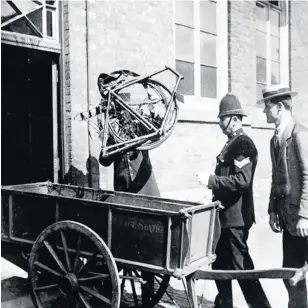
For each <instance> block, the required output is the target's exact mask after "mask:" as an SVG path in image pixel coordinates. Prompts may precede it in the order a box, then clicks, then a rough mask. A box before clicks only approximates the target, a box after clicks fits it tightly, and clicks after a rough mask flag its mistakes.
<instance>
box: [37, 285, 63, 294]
mask: <svg viewBox="0 0 308 308" xmlns="http://www.w3.org/2000/svg"><path fill="white" fill-rule="evenodd" d="M55 288H59V285H58V284H50V285H46V286H41V287H37V288H34V289H33V290H34V291H36V292H40V291H46V290H50V289H55Z"/></svg>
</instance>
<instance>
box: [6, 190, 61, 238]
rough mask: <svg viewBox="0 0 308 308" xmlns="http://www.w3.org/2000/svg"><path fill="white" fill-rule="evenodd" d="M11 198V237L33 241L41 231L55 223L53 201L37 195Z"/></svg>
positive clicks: (54, 205)
mask: <svg viewBox="0 0 308 308" xmlns="http://www.w3.org/2000/svg"><path fill="white" fill-rule="evenodd" d="M12 196H13V199H12V236H13V237H14V239H17V240H18V239H19V240H28V241H35V240H36V238H37V237H38V236H39V235H40V233H41V232H42V230H44V229H45V228H46V227H48V226H49V225H51V224H52V223H54V222H55V218H56V217H55V213H56V202H55V200H54V199H52V198H47V197H42V196H39V195H36V196H33V195H25V194H23V195H20V194H13V195H12Z"/></svg>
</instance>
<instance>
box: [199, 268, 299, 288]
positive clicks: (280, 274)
mask: <svg viewBox="0 0 308 308" xmlns="http://www.w3.org/2000/svg"><path fill="white" fill-rule="evenodd" d="M298 273H303V268H301V269H297V268H279V269H265V270H212V269H208V270H198V271H196V273H195V274H194V277H193V278H195V279H204V280H238V279H253V280H255V279H266V278H267V279H290V283H291V284H292V285H295V284H294V283H292V281H294V280H295V279H294V278H295V277H298V276H297V274H298ZM298 278H299V279H297V281H295V283H297V282H298V281H299V280H301V279H300V278H302V279H303V278H304V276H301V277H298Z"/></svg>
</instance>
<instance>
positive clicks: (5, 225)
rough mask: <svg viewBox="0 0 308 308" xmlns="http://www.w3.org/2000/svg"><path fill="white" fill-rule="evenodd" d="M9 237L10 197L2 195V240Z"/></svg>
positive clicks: (5, 194)
mask: <svg viewBox="0 0 308 308" xmlns="http://www.w3.org/2000/svg"><path fill="white" fill-rule="evenodd" d="M8 237H9V195H8V194H7V193H3V192H2V194H1V238H8Z"/></svg>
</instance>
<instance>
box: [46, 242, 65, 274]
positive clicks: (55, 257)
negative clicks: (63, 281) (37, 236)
mask: <svg viewBox="0 0 308 308" xmlns="http://www.w3.org/2000/svg"><path fill="white" fill-rule="evenodd" d="M43 243H44V245H45V246H46V248H47V249H48V251H49V252H50V254H51V255H52V257H53V259H54V260H55V261H56V263H57V264H58V266H59V267H60V269H61V270H62V271H63V272H64V273H65V274H66V273H67V271H66V269H65V267H64V265H63V263H62V262H61V261H60V259H59V257H58V256H57V254H56V252H55V251H54V249H53V248H52V247H51V245H50V244H49V243H48V242H47V241H44V242H43Z"/></svg>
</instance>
